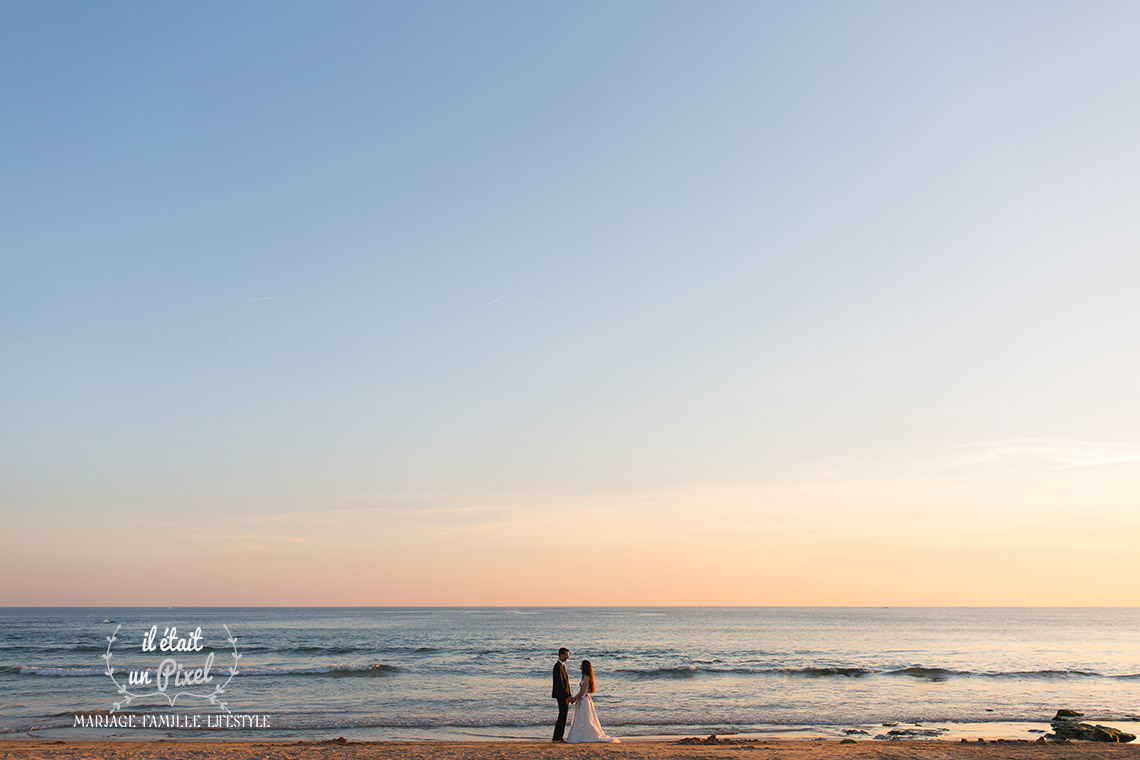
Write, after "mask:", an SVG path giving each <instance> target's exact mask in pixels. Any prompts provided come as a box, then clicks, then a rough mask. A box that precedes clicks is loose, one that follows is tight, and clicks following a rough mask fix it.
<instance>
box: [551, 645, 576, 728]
mask: <svg viewBox="0 0 1140 760" xmlns="http://www.w3.org/2000/svg"><path fill="white" fill-rule="evenodd" d="M569 659H570V650H569V649H567V648H566V647H562V648H561V649H559V650H558V662H556V663H554V685H553V687H552V688H551V690H550V696H551V697H553V698H554V699H557V700H558V722H557V723H555V724H554V738H553V739H551V741H555V742H565V741H566V740H565V739H563V738H562V733H563V732H564V731H565V730H566V713H567V712H568V711H569V710H570V703H571V702H573V701H574V700H573V699H572V698H571V697H570V679H569V678H568V677H567V676H566V661H567V660H569Z"/></svg>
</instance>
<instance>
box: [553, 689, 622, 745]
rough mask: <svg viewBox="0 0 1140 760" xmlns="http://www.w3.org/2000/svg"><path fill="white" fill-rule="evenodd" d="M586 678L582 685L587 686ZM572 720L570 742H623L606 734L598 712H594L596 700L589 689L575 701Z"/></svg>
mask: <svg viewBox="0 0 1140 760" xmlns="http://www.w3.org/2000/svg"><path fill="white" fill-rule="evenodd" d="M585 683H586V679H585V678H583V679H582V684H580V686H585ZM570 720H571V721H572V722H571V723H570V733H568V734H566V742H567V743H568V744H580V743H582V742H621V739H615V738H614V737H612V736H606V732H605V731H603V730H602V724H601V723H600V722H599V721H598V714H597V713H596V712H594V700H593V698H592V697H591V696H590V692H589V690H588V689H585V690H583V693H582V698H581V699H579V700H578V701H577V702H575V703H574V714H573V715H572V716H571V718H570Z"/></svg>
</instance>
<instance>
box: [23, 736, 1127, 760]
mask: <svg viewBox="0 0 1140 760" xmlns="http://www.w3.org/2000/svg"><path fill="white" fill-rule="evenodd" d="M40 758H43V759H44V760H91V759H93V758H115V760H164V759H165V758H175V759H176V760H179V759H180V760H260V759H261V758H268V759H269V760H559V759H561V758H568V759H572V760H704V759H706V758H707V759H708V760H732V759H735V758H741V759H746V760H758V758H763V760H1058V759H1059V758H1079V760H1138V759H1140V745H1136V744H1096V743H1072V744H1064V743H1062V744H1056V743H1052V742H1048V743H1046V742H1013V741H988V742H985V743H980V742H969V743H962V742H956V741H955V742H951V741H938V740H935V741H900V742H883V741H869V740H864V741H858V742H855V743H853V744H852V743H845V744H842V743H840V742H838V741H806V740H804V741H796V740H784V741H743V740H741V741H735V742H726V743H723V744H715V745H712V744H685V743H681V742H676V741H671V742H661V741H636V740H631V741H627V742H622V743H621V744H577V745H566V744H562V745H554V744H551V743H550V742H346V743H340V742H339V741H338V740H333V741H325V742H295V743H270V742H251V741H227V742H223V741H217V742H203V741H186V742H183V741H163V740H155V741H145V742H125V741H123V742H120V741H112V742H108V741H68V742H64V741H57V742H42V741H20V740H16V741H3V742H0V760H40Z"/></svg>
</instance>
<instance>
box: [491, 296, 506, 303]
mask: <svg viewBox="0 0 1140 760" xmlns="http://www.w3.org/2000/svg"><path fill="white" fill-rule="evenodd" d="M504 298H506V296H505V295H502V296H499V297H498V298H496V299H495V300H493V301H488V302H487V305H488V306H490V305H491V304H493V303H498V302H499V301H502V300H503V299H504Z"/></svg>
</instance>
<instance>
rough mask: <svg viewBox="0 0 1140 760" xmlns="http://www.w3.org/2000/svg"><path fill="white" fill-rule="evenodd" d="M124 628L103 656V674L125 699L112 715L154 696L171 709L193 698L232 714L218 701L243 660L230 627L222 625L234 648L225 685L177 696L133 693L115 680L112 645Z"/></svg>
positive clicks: (116, 631) (181, 692) (149, 692)
mask: <svg viewBox="0 0 1140 760" xmlns="http://www.w3.org/2000/svg"><path fill="white" fill-rule="evenodd" d="M122 627H123V626H122V624H121V623H120V624H119V625H117V626H115V632H114V633H112V634H111V635H110V636H108V637H107V651H106V653H105V654H103V660H104V661H105V662H106V669H105V670H104V671H103V672H104V673H106V674H107V675H108V676H110V677H111V682H112V683H114V684H115V688H116V689H117V690H118V693H119V694H120V695H122V697H123V698H122V699H120V700H119V701H118V702H115V706H114V707H112V708H111V712H112V713H114V712H117V711H118V710H119V709H121V708H123V707H125V706H127V705H129V704H130V703H131V701H132V700H136V699H142V698H144V697H154V696H159V697H162V698H163V699H165V700H166V701H167V702H169V703H170V706H171V707H174V703H175V702H177V701H178V698H179V697H193V698H195V699H207V700H209V701H210V704H212V705H216V706H217V707H218V708H219V709H222V710H225V711H226V712H227V713H230V712H231V711H230V708H229V707H227V706H226V703H225V702H223V701H222V700H220V699H218V697H220V696H221V695H222V694H225V693H226V687H227V686H229V685H230V681H232V680H233V678H234V676H236V675H237V674H238V669H237V664H238V660H240V659H241V653H240V652H238V650H237V639H236V638H234V635H233V634H232V633H230V628H229V626H228V625H225V624H224V623H223V624H222V628H225V629H226V635H227V636H229V638H228V639H227V641H229V643H230V647H232V648H233V652H232V655H231V656H232V657H233V659H234V662H233V664H232V665H230V667H229V668H228V672H229V674H230V675H229V678H227V679H226V680H225V682H224V683H220V684H217V685H216V686H214V690H213V691H212V692H210V693H209V694H195V693H193V692H190V691H180V692H178V693H177V694H175V695H174V696H170V695H169V694H167V693H166V692H165V691H159V690H158V689H155V690H154V691H148V692H143V693H139V694H136V693H135V692H132V691H131V690H130V689H128V688H127V684H121V683H119V682H118V680H117V679H116V678H115V669H114V668H112V667H111V658H112V657H114V656H115V655H114V654H112V653H111V645H112V644H114V643H115V642H116V641H118V640H119V639H118V634H119V629H121V628H122Z"/></svg>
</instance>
